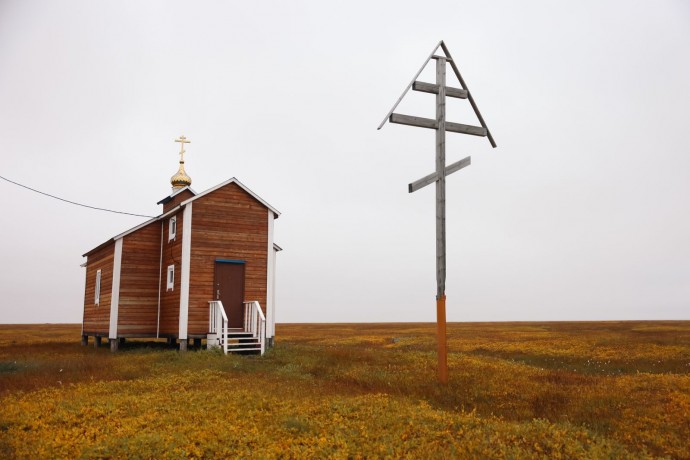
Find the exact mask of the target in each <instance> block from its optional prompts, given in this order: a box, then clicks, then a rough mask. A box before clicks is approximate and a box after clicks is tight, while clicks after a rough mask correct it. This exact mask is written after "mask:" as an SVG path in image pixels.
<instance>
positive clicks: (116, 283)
mask: <svg viewBox="0 0 690 460" xmlns="http://www.w3.org/2000/svg"><path fill="white" fill-rule="evenodd" d="M122 242H123V240H122V239H119V240H115V253H114V256H113V287H112V290H111V296H110V330H109V331H108V338H109V339H116V338H117V320H118V314H119V309H120V271H121V269H122Z"/></svg>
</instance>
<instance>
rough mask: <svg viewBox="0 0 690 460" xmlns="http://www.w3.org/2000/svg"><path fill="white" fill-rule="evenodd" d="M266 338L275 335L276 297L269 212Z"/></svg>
mask: <svg viewBox="0 0 690 460" xmlns="http://www.w3.org/2000/svg"><path fill="white" fill-rule="evenodd" d="M266 250H267V253H266V325H267V327H266V337H267V338H269V339H270V338H271V337H273V336H274V335H275V316H274V308H273V302H274V298H275V297H274V295H273V288H274V286H275V250H274V249H273V211H271V210H270V209H269V210H268V248H267V249H266Z"/></svg>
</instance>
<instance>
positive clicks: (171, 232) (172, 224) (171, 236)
mask: <svg viewBox="0 0 690 460" xmlns="http://www.w3.org/2000/svg"><path fill="white" fill-rule="evenodd" d="M176 238H177V216H172V217H171V218H170V219H169V220H168V242H170V241H173V240H175V239H176Z"/></svg>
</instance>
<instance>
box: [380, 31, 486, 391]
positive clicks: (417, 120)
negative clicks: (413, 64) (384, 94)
mask: <svg viewBox="0 0 690 460" xmlns="http://www.w3.org/2000/svg"><path fill="white" fill-rule="evenodd" d="M439 48H441V50H442V52H443V54H442V55H441V54H438V55H437V54H436V52H437V51H438V50H439ZM432 59H433V60H435V61H436V83H435V84H431V83H425V82H421V81H417V77H419V75H420V74H421V73H422V71H423V70H424V68H425V67H426V66H427V64H428V63H429V61H431V60H432ZM448 64H450V66H451V68H452V70H453V72H454V73H455V76H456V77H457V80H458V82H459V83H460V86H461V87H462V89H461V88H453V87H450V86H447V85H446V68H447V65H448ZM410 89H412V90H413V91H421V92H425V93H432V94H435V95H436V118H435V119H430V118H422V117H415V116H409V115H403V114H399V113H395V109H396V108H397V107H398V105H399V104H400V102H401V101H402V99H403V98H404V97H405V95H406V94H407V92H408V91H409V90H410ZM447 97H451V98H458V99H468V100H469V102H470V104H471V106H472V109H473V110H474V113H475V115H476V116H477V119H478V121H479V123H480V124H481V126H471V125H464V124H460V123H450V122H446V100H447ZM386 121H388V122H390V123H398V124H403V125H408V126H415V127H418V128H427V129H434V130H435V131H436V170H435V172H433V173H431V174H429V175H427V176H424V177H423V178H421V179H418V180H417V181H415V182H413V183H411V184H409V186H408V190H409V192H410V193H412V192H415V191H417V190H419V189H421V188H423V187H425V186H427V185H430V184H432V183H435V184H436V333H437V355H438V375H437V376H438V381H439V383H441V384H444V385H445V384H447V383H448V351H447V332H446V176H448V175H450V174H452V173H454V172H456V171H459V170H460V169H462V168H464V167H466V166H469V165H470V164H471V158H470V157H466V158H464V159H462V160H460V161H458V162H456V163H453V164H450V165H448V166H446V132H447V131H450V132H455V133H461V134H470V135H474V136H485V137H488V138H489V142H490V143H491V145H492V147H496V143H495V142H494V140H493V137H492V136H491V133H490V132H489V128H488V127H487V126H486V123H485V122H484V119H483V118H482V116H481V114H480V113H479V109H478V107H477V104H476V102H475V101H474V99H473V97H472V94H471V93H470V91H469V89H468V88H467V85H466V84H465V81H464V80H463V78H462V76H461V75H460V71H459V70H458V67H457V65H456V63H455V61H454V60H453V58H452V56H451V55H450V52H449V51H448V48H447V46H446V45H445V43H444V42H443V41H440V42H439V43H438V44H437V45H436V47H435V48H434V49H433V51H432V52H431V54H430V55H429V57H428V58H427V59H426V61H424V64H423V65H422V67H421V68H420V69H419V71H418V72H417V73H416V74H415V76H414V77H413V78H412V82H410V84H409V85H408V86H407V88H406V89H405V91H403V94H402V95H401V96H400V97H399V98H398V100H397V102H396V103H395V104H394V105H393V108H392V109H391V110H390V111H389V112H388V114H387V115H386V118H384V120H383V121H382V122H381V124H380V125H379V127H378V129H381V127H383V125H384V124H385V123H386Z"/></svg>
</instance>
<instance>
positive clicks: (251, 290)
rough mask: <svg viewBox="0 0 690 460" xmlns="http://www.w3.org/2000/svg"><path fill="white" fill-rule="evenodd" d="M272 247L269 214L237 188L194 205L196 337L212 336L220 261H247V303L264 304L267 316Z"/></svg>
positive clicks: (192, 317)
mask: <svg viewBox="0 0 690 460" xmlns="http://www.w3.org/2000/svg"><path fill="white" fill-rule="evenodd" d="M178 228H181V224H179V223H178ZM267 246H268V210H267V209H266V207H265V206H264V205H263V204H261V203H260V202H259V201H257V200H256V199H255V198H254V197H252V196H251V195H250V194H249V193H247V192H245V191H244V190H243V189H242V188H241V187H239V186H238V185H237V184H235V183H231V184H228V185H227V186H225V187H221V188H219V189H218V190H215V191H213V192H211V193H209V194H208V195H206V196H203V197H200V198H199V199H197V200H195V201H194V207H193V209H192V242H191V267H190V268H191V278H190V290H189V323H188V334H189V336H190V337H191V336H198V337H201V336H203V337H205V336H206V333H207V332H208V315H209V313H208V311H209V307H208V302H209V300H213V299H215V297H214V285H213V282H214V268H215V261H216V259H231V260H244V261H245V285H244V293H245V294H244V295H245V300H258V301H259V303H260V304H261V308H262V309H263V310H264V314H266V276H267V273H266V272H267V267H266V266H267V258H268V253H267V250H266V249H267Z"/></svg>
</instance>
